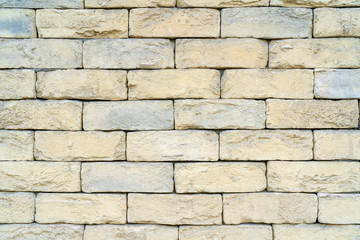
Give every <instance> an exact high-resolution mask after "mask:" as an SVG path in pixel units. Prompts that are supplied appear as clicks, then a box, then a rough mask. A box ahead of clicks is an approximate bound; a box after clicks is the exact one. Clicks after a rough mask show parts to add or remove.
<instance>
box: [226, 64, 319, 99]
mask: <svg viewBox="0 0 360 240" xmlns="http://www.w3.org/2000/svg"><path fill="white" fill-rule="evenodd" d="M313 78H314V76H313V71H312V70H300V69H294V70H284V69H238V70H225V72H224V75H223V76H222V79H221V98H256V99H265V98H294V99H312V98H313V96H314V94H313Z"/></svg>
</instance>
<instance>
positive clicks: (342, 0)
mask: <svg viewBox="0 0 360 240" xmlns="http://www.w3.org/2000/svg"><path fill="white" fill-rule="evenodd" d="M270 1H271V2H270V5H271V6H282V7H355V6H360V1H359V0H331V1H328V0H325V1H324V0H270Z"/></svg>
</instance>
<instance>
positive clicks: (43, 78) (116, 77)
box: [36, 70, 127, 100]
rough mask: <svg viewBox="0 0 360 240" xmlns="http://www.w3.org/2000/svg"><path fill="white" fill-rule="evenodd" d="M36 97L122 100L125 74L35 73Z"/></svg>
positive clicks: (98, 71)
mask: <svg viewBox="0 0 360 240" xmlns="http://www.w3.org/2000/svg"><path fill="white" fill-rule="evenodd" d="M74 79H76V81H74ZM36 93H37V96H38V97H40V98H45V99H83V100H96V99H99V100H126V99H127V87H126V71H120V70H119V71H118V70H57V71H48V72H38V73H37V81H36Z"/></svg>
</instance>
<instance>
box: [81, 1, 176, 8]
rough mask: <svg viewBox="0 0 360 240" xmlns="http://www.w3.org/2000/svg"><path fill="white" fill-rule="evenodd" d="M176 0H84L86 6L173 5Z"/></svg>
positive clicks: (132, 6)
mask: <svg viewBox="0 0 360 240" xmlns="http://www.w3.org/2000/svg"><path fill="white" fill-rule="evenodd" d="M175 2H176V0H85V7H86V8H140V7H174V6H175Z"/></svg>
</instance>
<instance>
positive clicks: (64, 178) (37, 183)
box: [0, 161, 81, 192]
mask: <svg viewBox="0 0 360 240" xmlns="http://www.w3.org/2000/svg"><path fill="white" fill-rule="evenodd" d="M0 190H1V191H26V192H77V191H80V190H81V189H80V163H76V162H73V163H53V162H34V161H31V162H0Z"/></svg>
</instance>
